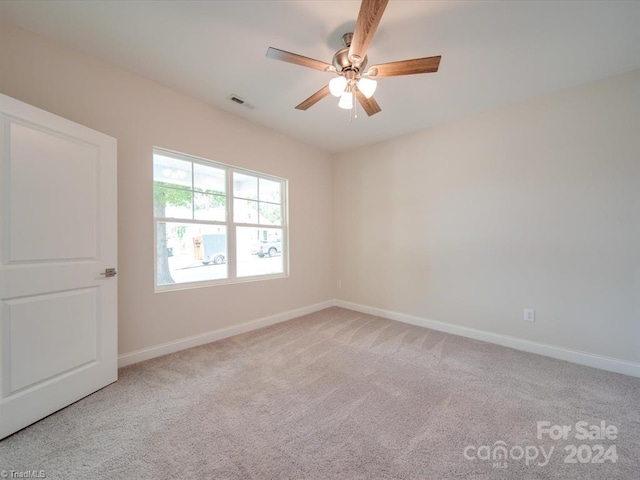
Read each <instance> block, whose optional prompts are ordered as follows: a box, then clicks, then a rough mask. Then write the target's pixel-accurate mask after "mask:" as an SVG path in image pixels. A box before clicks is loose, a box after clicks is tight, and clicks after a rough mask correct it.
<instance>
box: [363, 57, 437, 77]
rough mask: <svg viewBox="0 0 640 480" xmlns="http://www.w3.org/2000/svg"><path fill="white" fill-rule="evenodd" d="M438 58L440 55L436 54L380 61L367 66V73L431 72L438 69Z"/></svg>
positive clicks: (379, 74) (370, 74)
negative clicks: (433, 55)
mask: <svg viewBox="0 0 640 480" xmlns="http://www.w3.org/2000/svg"><path fill="white" fill-rule="evenodd" d="M440 58H441V57H440V55H438V56H437V57H425V58H414V59H413V60H402V61H400V62H391V63H381V64H380V65H373V66H371V67H369V68H368V70H367V75H368V76H371V77H395V76H398V75H413V74H414V73H433V72H437V71H438V67H439V66H440Z"/></svg>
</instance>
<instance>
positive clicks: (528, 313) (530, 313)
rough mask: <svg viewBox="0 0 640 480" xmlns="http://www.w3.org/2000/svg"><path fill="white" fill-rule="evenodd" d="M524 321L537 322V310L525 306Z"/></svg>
mask: <svg viewBox="0 0 640 480" xmlns="http://www.w3.org/2000/svg"><path fill="white" fill-rule="evenodd" d="M524 321H525V322H535V321H536V311H535V310H534V309H533V308H525V309H524Z"/></svg>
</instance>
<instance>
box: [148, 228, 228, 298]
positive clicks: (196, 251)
mask: <svg viewBox="0 0 640 480" xmlns="http://www.w3.org/2000/svg"><path fill="white" fill-rule="evenodd" d="M156 234H157V252H156V283H157V284H158V285H170V284H174V283H185V282H198V281H203V280H216V279H220V278H227V275H228V274H227V263H226V262H227V256H228V255H227V229H226V227H225V226H217V225H194V224H183V223H175V222H157V223H156Z"/></svg>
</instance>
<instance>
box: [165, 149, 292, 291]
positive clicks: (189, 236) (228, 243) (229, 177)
mask: <svg viewBox="0 0 640 480" xmlns="http://www.w3.org/2000/svg"><path fill="white" fill-rule="evenodd" d="M286 199H287V181H286V180H285V179H282V178H277V177H273V176H270V175H265V174H261V173H257V172H252V171H248V170H243V169H240V168H236V167H232V166H229V165H224V164H221V163H216V162H212V161H208V160H204V159H200V158H196V157H192V156H188V155H184V154H179V153H175V152H170V151H167V150H162V149H159V148H155V149H154V151H153V210H154V211H153V215H154V223H155V232H156V234H155V251H156V269H155V272H156V280H155V282H156V290H170V289H175V288H185V287H188V286H201V285H210V284H213V285H215V284H224V283H235V282H240V281H248V280H261V279H265V278H274V277H283V276H286V275H287V274H288V261H287V259H288V254H287V239H288V235H287V204H286ZM187 284H188V285H187Z"/></svg>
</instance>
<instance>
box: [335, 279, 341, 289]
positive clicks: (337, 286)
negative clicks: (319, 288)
mask: <svg viewBox="0 0 640 480" xmlns="http://www.w3.org/2000/svg"><path fill="white" fill-rule="evenodd" d="M336 288H342V280H336Z"/></svg>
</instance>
